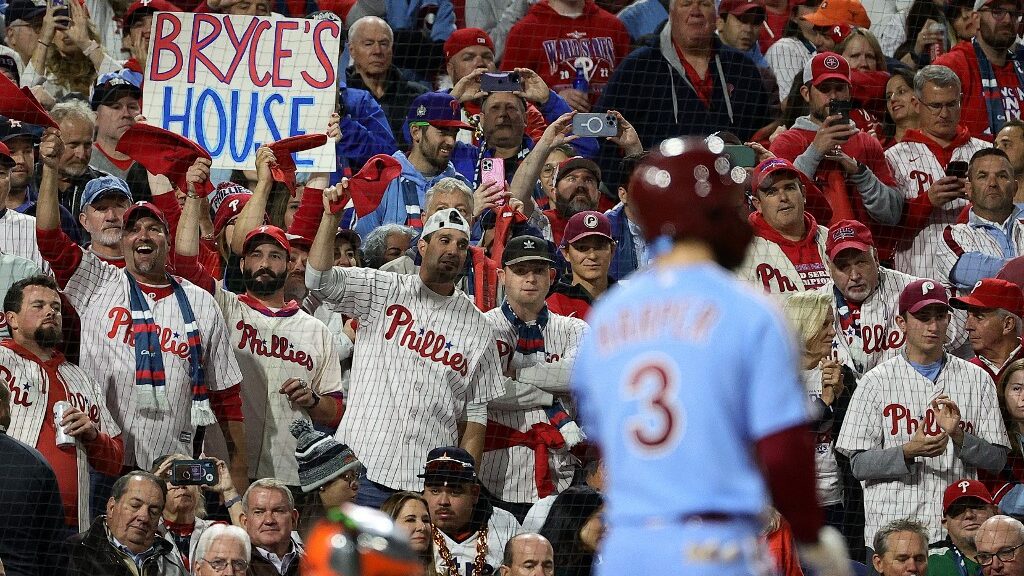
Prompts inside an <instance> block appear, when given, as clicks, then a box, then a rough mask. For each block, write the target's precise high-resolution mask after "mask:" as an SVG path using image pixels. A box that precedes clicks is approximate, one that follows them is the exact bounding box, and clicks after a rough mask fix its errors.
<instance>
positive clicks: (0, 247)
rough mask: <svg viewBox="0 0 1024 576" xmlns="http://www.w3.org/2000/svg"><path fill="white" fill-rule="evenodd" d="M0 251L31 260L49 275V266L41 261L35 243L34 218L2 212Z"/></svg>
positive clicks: (8, 210) (12, 211) (14, 212)
mask: <svg viewBox="0 0 1024 576" xmlns="http://www.w3.org/2000/svg"><path fill="white" fill-rule="evenodd" d="M0 251H3V252H5V253H7V254H14V255H15V256H21V257H22V258H25V259H27V260H31V261H32V262H34V263H35V264H36V265H37V266H39V268H40V270H42V271H43V272H45V273H47V274H49V273H50V264H49V262H47V261H45V260H43V255H42V254H40V253H39V244H38V243H37V242H36V218H35V216H29V215H27V214H22V213H21V212H16V211H14V210H10V209H7V210H4V212H3V214H2V215H0Z"/></svg>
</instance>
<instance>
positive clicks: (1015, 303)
mask: <svg viewBox="0 0 1024 576" xmlns="http://www.w3.org/2000/svg"><path fill="white" fill-rule="evenodd" d="M949 305H950V306H952V307H953V308H959V309H961V310H966V309H967V307H968V306H971V307H974V308H1002V309H1003V310H1006V311H1007V312H1010V313H1011V314H1016V315H1017V316H1020V315H1021V313H1022V312H1024V293H1022V292H1021V290H1020V286H1017V285H1016V284H1014V283H1012V282H1007V281H1006V280H1000V279H998V278H985V279H984V280H979V281H978V283H977V284H975V285H974V290H972V291H971V293H970V294H968V295H966V296H958V297H956V298H951V299H950V300H949Z"/></svg>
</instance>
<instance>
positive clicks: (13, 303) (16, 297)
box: [4, 274, 60, 312]
mask: <svg viewBox="0 0 1024 576" xmlns="http://www.w3.org/2000/svg"><path fill="white" fill-rule="evenodd" d="M29 286H42V287H43V288H49V289H50V290H53V291H54V292H59V291H60V288H59V287H58V286H57V282H56V281H55V280H54V279H53V278H51V277H49V276H46V275H45V274H36V275H35V276H29V277H28V278H22V279H21V280H18V281H17V282H15V283H14V284H11V287H10V288H8V289H7V295H6V296H4V312H21V303H22V301H24V299H25V288H28V287H29Z"/></svg>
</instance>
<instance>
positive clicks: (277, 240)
mask: <svg viewBox="0 0 1024 576" xmlns="http://www.w3.org/2000/svg"><path fill="white" fill-rule="evenodd" d="M261 236H265V237H266V238H267V239H269V240H271V241H272V242H273V243H274V244H277V245H278V246H280V247H281V248H284V250H285V252H291V251H292V244H291V242H289V241H288V236H287V235H286V234H285V232H284V230H281V229H280V228H278V227H277V226H267V225H263V226H260V227H259V228H253V229H252V230H250V231H249V233H248V234H246V235H245V242H244V243H243V244H242V252H243V253H245V252H248V251H249V248H250V247H251V246H252V244H250V243H252V241H253V240H255V239H257V238H260V237H261ZM257 245H258V244H257Z"/></svg>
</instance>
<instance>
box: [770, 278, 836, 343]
mask: <svg viewBox="0 0 1024 576" xmlns="http://www.w3.org/2000/svg"><path fill="white" fill-rule="evenodd" d="M831 310H832V296H831V295H829V294H828V293H827V292H821V291H818V290H807V291H804V292H797V293H796V294H793V295H792V296H789V297H787V298H786V299H785V300H783V301H782V311H783V313H785V315H786V319H787V320H789V326H790V328H791V329H792V330H793V333H794V334H796V337H797V343H798V344H800V350H801V352H802V351H803V350H804V349H806V348H807V341H808V340H810V339H811V338H812V337H813V336H814V335H815V334H816V333H817V332H818V330H819V329H820V328H821V325H822V324H824V323H825V319H826V318H828V315H829V312H831Z"/></svg>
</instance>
